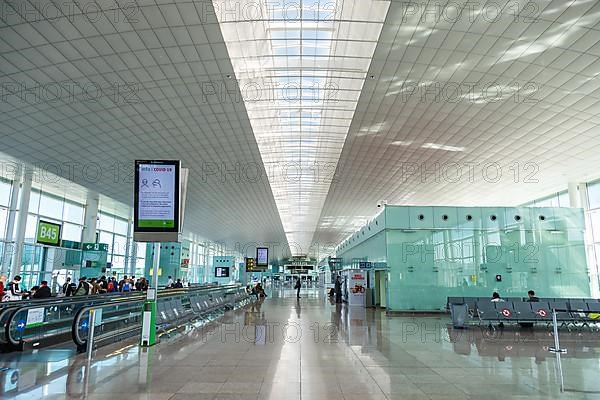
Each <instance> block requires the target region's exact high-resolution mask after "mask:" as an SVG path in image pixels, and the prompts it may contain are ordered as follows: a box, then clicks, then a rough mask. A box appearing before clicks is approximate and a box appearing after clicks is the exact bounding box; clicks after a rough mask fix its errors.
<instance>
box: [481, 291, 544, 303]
mask: <svg viewBox="0 0 600 400" xmlns="http://www.w3.org/2000/svg"><path fill="white" fill-rule="evenodd" d="M527 301H528V302H534V303H535V302H538V301H540V299H539V298H538V297H536V295H535V292H534V291H533V290H530V291H528V292H527ZM492 302H493V303H501V302H504V299H503V298H502V297H500V294H499V293H498V292H494V293H492Z"/></svg>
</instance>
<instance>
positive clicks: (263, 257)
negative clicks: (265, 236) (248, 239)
mask: <svg viewBox="0 0 600 400" xmlns="http://www.w3.org/2000/svg"><path fill="white" fill-rule="evenodd" d="M256 265H257V266H259V267H264V266H267V265H269V249H268V248H267V247H258V248H257V249H256Z"/></svg>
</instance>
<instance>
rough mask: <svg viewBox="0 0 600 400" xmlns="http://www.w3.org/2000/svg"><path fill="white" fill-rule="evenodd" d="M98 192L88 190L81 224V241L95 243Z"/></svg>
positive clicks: (98, 201)
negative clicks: (82, 223)
mask: <svg viewBox="0 0 600 400" xmlns="http://www.w3.org/2000/svg"><path fill="white" fill-rule="evenodd" d="M99 203H100V196H99V195H98V193H94V192H88V195H87V200H86V204H85V217H84V226H83V238H82V240H81V241H82V242H83V243H96V227H97V226H98V204H99Z"/></svg>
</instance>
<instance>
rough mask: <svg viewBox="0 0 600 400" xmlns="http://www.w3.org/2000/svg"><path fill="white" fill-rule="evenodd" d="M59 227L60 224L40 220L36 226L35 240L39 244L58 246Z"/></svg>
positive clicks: (60, 227)
mask: <svg viewBox="0 0 600 400" xmlns="http://www.w3.org/2000/svg"><path fill="white" fill-rule="evenodd" d="M61 229H62V226H61V225H60V224H54V223H52V222H47V221H42V220H40V222H39V223H38V228H37V235H36V241H37V242H38V243H40V244H47V245H50V246H59V245H60V233H61Z"/></svg>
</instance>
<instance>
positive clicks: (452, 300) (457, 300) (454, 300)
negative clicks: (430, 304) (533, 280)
mask: <svg viewBox="0 0 600 400" xmlns="http://www.w3.org/2000/svg"><path fill="white" fill-rule="evenodd" d="M503 300H504V301H508V302H515V301H516V302H519V301H527V300H528V298H527V297H504V298H503ZM571 300H573V301H582V302H586V303H589V304H595V303H600V299H583V298H577V299H565V298H553V297H540V298H539V301H541V302H548V303H550V302H560V301H567V302H569V301H571ZM486 301H488V302H489V301H491V297H448V301H447V303H446V307H447V309H448V310H450V305H451V304H466V305H468V306H469V310H474V308H475V303H477V302H486Z"/></svg>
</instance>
